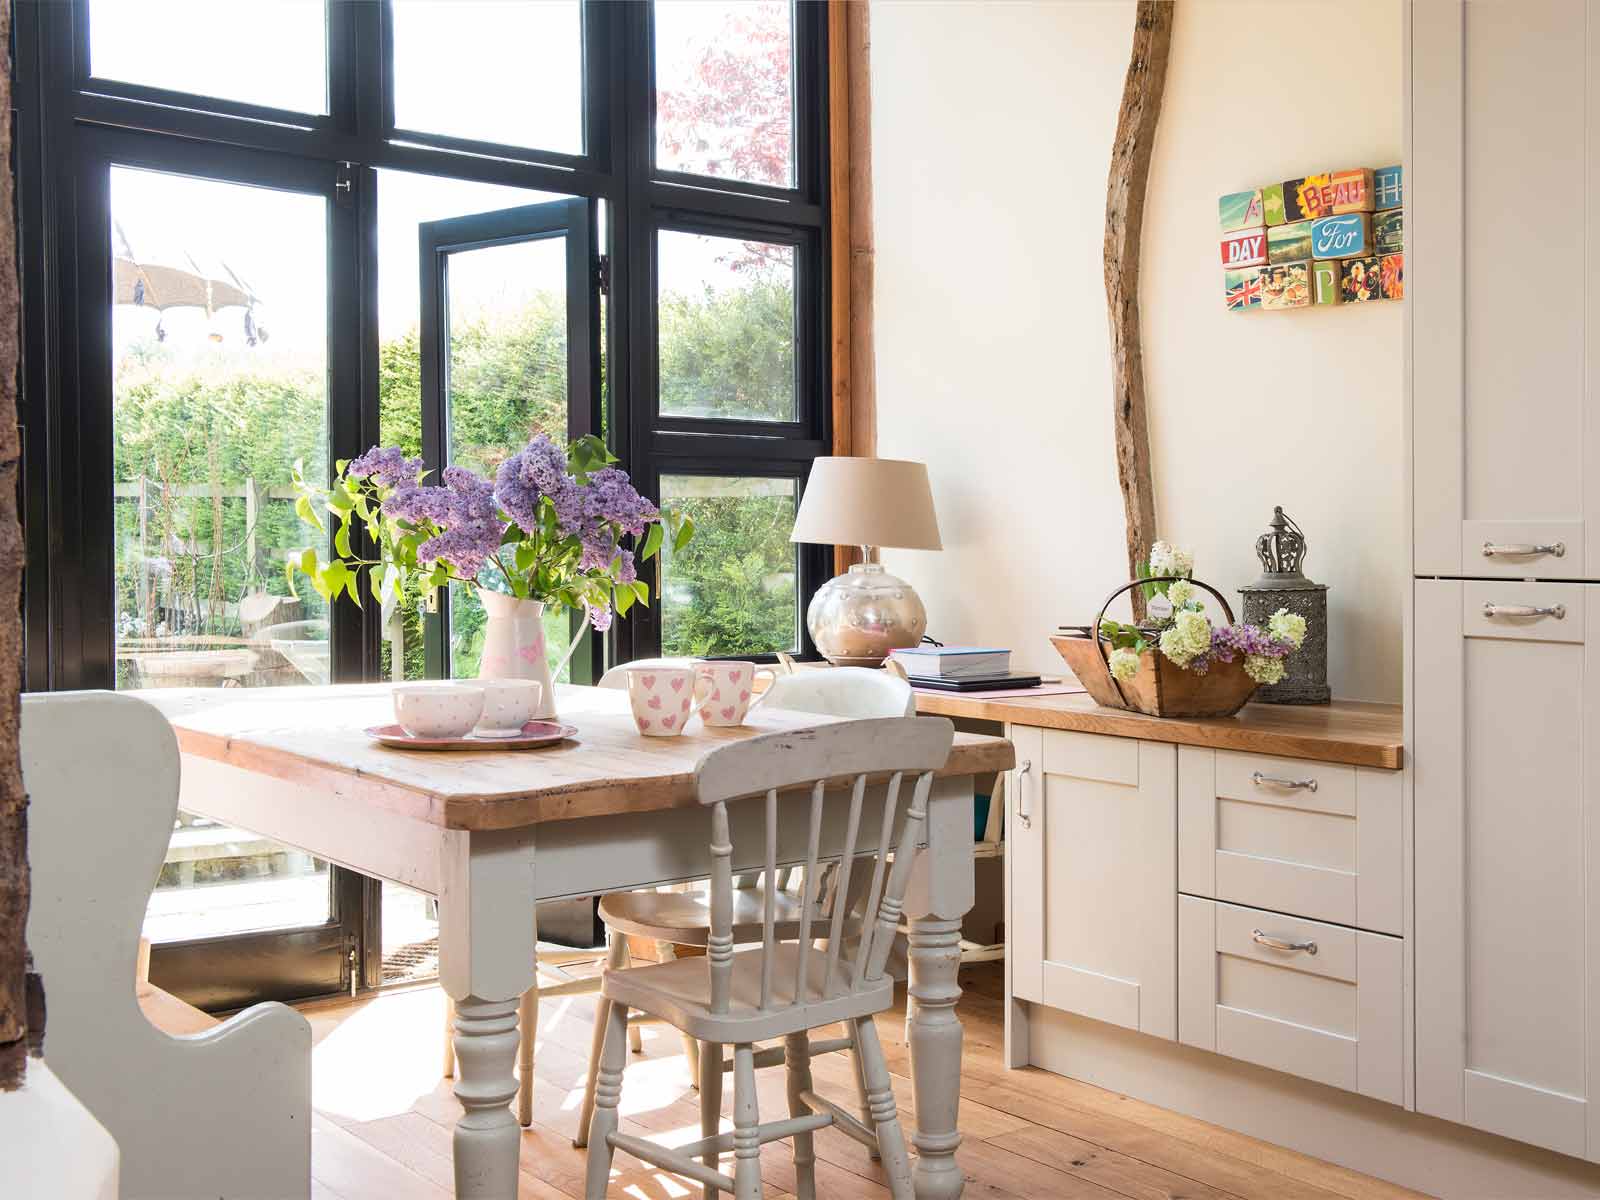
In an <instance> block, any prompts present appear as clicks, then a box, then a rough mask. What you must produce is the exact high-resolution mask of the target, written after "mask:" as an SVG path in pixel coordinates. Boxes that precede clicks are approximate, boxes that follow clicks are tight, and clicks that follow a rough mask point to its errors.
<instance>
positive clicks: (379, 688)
mask: <svg viewBox="0 0 1600 1200" xmlns="http://www.w3.org/2000/svg"><path fill="white" fill-rule="evenodd" d="M130 694H131V695H134V696H138V697H139V698H140V699H142V700H146V701H149V702H150V703H151V704H153V705H154V706H155V707H156V708H158V709H159V710H160V711H161V712H162V714H163V715H165V716H166V718H167V719H168V721H170V722H171V723H172V726H173V728H174V729H175V730H176V732H177V735H178V745H179V747H180V748H181V749H182V751H183V752H184V753H185V754H191V755H196V756H199V757H202V758H208V759H213V760H215V761H218V762H222V763H227V764H229V765H231V766H237V767H241V768H244V769H246V770H251V771H257V772H260V773H263V774H266V775H270V776H273V777H276V778H279V779H284V780H287V781H290V782H294V783H302V784H304V785H306V786H308V787H320V788H325V789H338V790H339V791H341V792H345V793H348V794H352V795H354V796H356V797H358V798H360V799H362V800H364V801H366V802H369V803H372V804H374V805H376V806H379V807H382V808H386V809H390V810H394V811H397V812H400V813H403V814H405V815H408V816H411V817H414V818H416V819H418V820H422V821H426V822H429V823H431V824H434V825H442V826H444V827H445V828H448V829H468V830H488V829H514V828H519V827H521V826H525V825H534V824H538V823H539V822H541V821H561V820H567V819H569V818H574V817H590V816H603V815H607V814H613V813H624V812H648V811H652V810H655V809H663V808H677V807H692V806H693V805H694V804H695V803H696V801H695V792H694V772H695V767H696V765H697V764H698V763H699V761H700V759H701V758H702V757H704V755H705V754H706V753H707V752H708V751H710V750H712V749H714V748H715V747H717V746H720V745H723V744H725V743H728V742H733V741H740V740H743V739H744V738H748V737H753V736H755V735H757V734H762V733H777V732H781V731H783V730H788V729H805V728H811V727H814V726H817V725H821V724H828V723H831V722H832V721H833V720H834V719H835V718H832V717H820V716H814V715H811V714H808V713H795V712H780V711H776V710H774V711H770V712H769V711H767V710H766V709H764V708H762V709H757V710H756V711H755V712H754V713H752V714H751V716H750V724H749V725H746V726H742V727H739V728H735V729H708V728H704V727H702V726H701V725H700V724H699V722H696V723H695V724H694V725H692V726H690V729H689V732H687V733H684V734H682V735H681V736H679V737H675V738H648V737H643V736H641V735H640V734H639V732H638V730H637V729H635V728H634V724H633V716H632V714H631V713H630V712H629V709H628V698H627V695H626V694H625V693H623V692H620V691H615V690H608V689H602V688H592V687H571V686H565V685H558V686H557V688H556V702H557V707H558V708H559V709H560V713H561V719H562V720H563V721H565V722H567V723H568V724H571V725H575V726H577V728H578V732H577V734H576V736H575V737H574V739H573V740H571V741H568V742H562V743H560V744H558V745H555V746H550V747H547V748H545V749H541V750H526V751H458V752H439V751H424V750H396V749H391V748H389V747H386V746H382V745H379V744H378V743H376V742H374V741H372V740H371V739H370V738H368V737H367V736H366V734H364V733H363V732H362V730H363V729H365V728H367V727H369V726H373V725H383V724H388V723H391V722H392V721H393V720H394V714H393V707H392V704H391V701H390V698H389V686H388V685H387V684H345V685H339V686H335V687H286V688H150V689H145V690H141V691H135V692H132V693H130ZM1014 759H1015V756H1014V754H1013V752H1012V748H1011V743H1010V742H1008V741H1006V740H1005V739H1004V738H996V737H984V736H981V735H978V734H969V733H957V734H956V740H955V745H954V747H953V748H952V749H951V752H950V758H949V761H948V762H946V764H945V766H944V768H943V770H941V771H940V772H939V773H940V774H941V775H945V776H959V775H978V774H984V773H987V772H993V771H1004V770H1007V769H1008V768H1010V767H1011V766H1012V765H1013V762H1014Z"/></svg>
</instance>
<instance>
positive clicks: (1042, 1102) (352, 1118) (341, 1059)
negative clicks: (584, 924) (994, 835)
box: [306, 963, 1419, 1200]
mask: <svg viewBox="0 0 1600 1200" xmlns="http://www.w3.org/2000/svg"><path fill="white" fill-rule="evenodd" d="M1001 980H1002V965H1001V964H999V963H993V964H984V965H981V966H977V967H973V968H969V969H967V970H963V972H962V982H963V985H964V986H965V987H966V989H967V991H966V994H965V996H964V997H963V999H962V1002H961V1009H960V1011H961V1016H962V1019H963V1021H964V1022H965V1025H966V1032H967V1038H966V1057H965V1061H964V1064H963V1081H962V1090H961V1095H962V1101H961V1128H962V1130H963V1132H964V1133H965V1135H966V1140H965V1142H964V1144H963V1145H962V1148H961V1151H960V1154H959V1161H960V1162H961V1164H962V1166H963V1167H964V1169H965V1171H966V1174H967V1180H968V1183H967V1193H966V1194H967V1196H968V1197H969V1198H971V1200H1010V1198H1018V1200H1117V1198H1118V1197H1125V1198H1128V1200H1179V1198H1182V1200H1339V1198H1341V1197H1343V1198H1346V1200H1400V1198H1402V1197H1415V1196H1417V1195H1418V1194H1419V1193H1416V1192H1411V1191H1408V1190H1406V1189H1404V1188H1400V1187H1396V1186H1394V1185H1392V1184H1388V1183H1384V1182H1382V1181H1380V1180H1376V1179H1373V1178H1371V1177H1369V1176H1365V1175H1361V1174H1358V1173H1356V1172H1354V1171H1349V1170H1346V1169H1344V1168H1342V1167H1336V1166H1332V1165H1330V1164H1327V1163H1323V1162H1319V1161H1317V1160H1315V1159H1311V1158H1307V1157H1306V1156H1305V1155H1302V1154H1298V1153H1295V1152H1294V1151H1291V1150H1285V1149H1282V1148H1280V1147H1277V1146H1272V1145H1269V1144H1267V1143H1265V1142H1260V1141H1257V1140H1255V1139H1254V1138H1248V1137H1244V1136H1243V1135H1240V1134H1236V1133H1231V1132H1229V1131H1227V1130H1224V1129H1220V1128H1218V1127H1216V1126H1214V1125H1208V1124H1206V1123H1205V1122H1203V1121H1197V1120H1195V1119H1193V1118H1191V1117H1185V1116H1181V1115H1179V1114H1176V1113H1172V1112H1168V1111H1166V1110H1164V1109H1160V1108H1156V1107H1154V1106H1153V1105H1149V1104H1144V1103H1142V1102H1140V1101H1137V1100H1133V1099H1130V1098H1128V1097H1126V1096H1119V1095H1117V1094H1115V1093H1112V1092H1106V1091H1102V1090H1101V1089H1099V1088H1095V1087H1091V1086H1089V1085H1087V1084H1083V1083H1078V1082H1076V1081H1074V1080H1070V1079H1063V1078H1061V1077H1059V1076H1055V1075H1051V1074H1048V1073H1046V1072H1043V1071H1038V1070H1025V1071H1008V1070H1007V1069H1006V1068H1005V1067H1004V1066H1003V1065H1002V1062H1001V1031H1002V1026H1001V1004H1002V1000H1001V991H1002V984H1001ZM592 1008H593V1000H592V998H591V997H573V998H568V999H563V1000H556V1001H551V1002H547V1003H546V1004H545V1005H544V1006H543V1008H542V1011H541V1014H540V1023H539V1033H540V1036H539V1041H538V1063H537V1066H536V1068H535V1076H536V1087H535V1096H534V1122H535V1123H534V1126H533V1128H532V1129H531V1130H528V1131H526V1132H525V1133H524V1134H523V1140H522V1187H521V1195H522V1196H523V1197H533V1198H535V1200H565V1198H567V1197H581V1196H582V1194H583V1186H582V1185H583V1169H584V1157H583V1153H582V1152H581V1151H578V1150H574V1149H573V1148H572V1143H571V1137H572V1132H573V1129H574V1127H575V1126H576V1123H577V1114H578V1106H579V1103H580V1101H581V1098H582V1089H583V1075H584V1063H585V1056H586V1055H587V1053H588V1047H589V1019H590V1013H591V1011H592ZM306 1015H307V1016H308V1017H309V1018H310V1020H311V1022H312V1026H313V1029H314V1032H315V1036H316V1039H317V1048H316V1052H315V1054H316V1057H315V1068H314V1081H315V1083H314V1087H315V1096H314V1099H315V1105H316V1109H317V1116H316V1119H315V1124H314V1127H313V1141H312V1172H313V1175H314V1185H313V1189H312V1195H313V1197H314V1198H315V1200H411V1198H413V1197H416V1198H425V1200H447V1198H448V1197H449V1196H450V1188H451V1165H450V1129H451V1126H452V1124H453V1123H454V1121H455V1119H456V1117H457V1115H458V1114H459V1113H460V1111H461V1109H460V1106H459V1105H458V1104H457V1103H456V1100H455V1098H454V1097H453V1096H452V1095H451V1093H450V1081H448V1080H441V1079H439V1078H438V1069H439V1055H440V1027H441V1024H442V1021H443V996H442V993H441V992H440V991H439V990H438V989H437V988H433V987H426V988H418V989H413V990H408V991H403V992H391V993H388V994H386V995H384V996H382V997H380V998H378V999H374V1000H365V1001H360V1002H353V1003H352V1002H343V1003H337V1004H329V1005H325V1006H320V1007H315V1008H309V1009H307V1010H306ZM878 1024H879V1029H880V1031H881V1034H882V1037H883V1042H884V1048H885V1050H886V1052H887V1053H888V1056H889V1065H890V1069H891V1070H892V1071H894V1072H896V1075H895V1077H894V1083H895V1092H896V1095H897V1096H898V1097H899V1101H900V1105H901V1111H902V1113H903V1114H904V1113H907V1112H909V1110H910V1106H911V1085H910V1080H909V1078H908V1077H907V1074H906V1072H907V1065H906V1063H907V1058H906V1051H905V1045H904V1025H903V1022H902V1021H901V1020H899V1019H897V1018H895V1017H889V1016H886V1017H884V1018H881V1019H880V1020H879V1023H878ZM644 1038H645V1042H644V1054H643V1055H642V1056H638V1055H632V1056H630V1058H629V1064H628V1071H627V1075H626V1077H625V1079H624V1082H623V1092H622V1128H623V1129H624V1130H625V1131H627V1132H630V1133H634V1134H637V1135H640V1136H646V1137H651V1138H657V1139H662V1140H665V1141H668V1142H687V1141H694V1140H696V1139H697V1138H698V1137H699V1136H700V1132H699V1128H700V1127H699V1109H698V1106H697V1102H696V1095H695V1093H694V1092H692V1091H691V1090H690V1088H689V1077H688V1073H687V1071H686V1070H685V1068H684V1064H683V1058H682V1055H681V1047H680V1044H679V1041H678V1038H677V1036H676V1035H675V1034H673V1033H672V1032H671V1031H670V1030H667V1029H665V1028H663V1027H660V1026H646V1027H645V1029H644ZM815 1069H816V1077H817V1084H818V1090H819V1091H822V1092H824V1093H825V1094H830V1095H838V1096H840V1097H841V1098H845V1099H848V1098H850V1097H852V1096H853V1094H854V1088H853V1084H852V1082H851V1078H850V1075H849V1073H848V1063H847V1062H846V1060H845V1059H844V1058H843V1057H841V1056H839V1055H825V1056H823V1057H821V1058H819V1059H818V1060H817V1061H816V1068H815ZM762 1076H763V1078H762V1112H763V1115H767V1114H776V1113H779V1112H781V1111H783V1110H784V1106H785V1100H784V1090H783V1073H782V1071H764V1072H762ZM725 1094H726V1095H728V1096H729V1097H730V1100H731V1095H732V1089H731V1088H729V1089H727V1091H726V1093H725ZM724 1128H731V1125H729V1124H728V1123H726V1122H725V1124H724ZM816 1148H817V1157H818V1162H817V1189H818V1193H819V1194H820V1195H825V1196H827V1197H828V1200H887V1197H888V1195H889V1193H888V1190H887V1189H886V1188H885V1187H884V1186H883V1185H882V1183H881V1175H880V1173H879V1172H878V1171H877V1170H876V1169H875V1167H874V1165H873V1164H872V1163H871V1162H870V1161H869V1159H868V1157H867V1153H866V1151H865V1150H864V1149H863V1148H862V1147H861V1146H859V1145H858V1144H857V1143H855V1142H853V1141H851V1140H850V1139H849V1138H847V1137H845V1136H844V1135H843V1134H841V1133H838V1132H837V1131H834V1130H824V1131H823V1132H822V1133H820V1134H818V1135H817V1139H816ZM789 1154H790V1148H789V1144H788V1143H773V1144H771V1145H769V1146H766V1147H763V1149H762V1154H761V1157H762V1167H763V1175H764V1176H765V1179H766V1183H767V1188H768V1196H769V1197H774V1198H775V1200H776V1198H782V1200H787V1198H788V1196H789V1193H788V1191H787V1189H788V1188H790V1187H792V1186H793V1182H794V1175H793V1171H792V1169H791V1166H790V1159H789ZM610 1194H611V1195H612V1196H614V1197H619V1198H620V1197H628V1198H631V1200H691V1198H692V1197H697V1196H698V1195H699V1187H698V1185H688V1184H685V1183H684V1182H683V1181H682V1180H679V1179H676V1178H673V1177H671V1176H667V1175H665V1174H663V1173H661V1172H659V1171H657V1170H655V1169H654V1168H648V1167H645V1166H644V1165H643V1164H641V1163H639V1162H638V1161H637V1160H634V1159H631V1158H628V1157H627V1156H626V1155H623V1154H618V1156H617V1169H616V1172H615V1174H614V1175H613V1181H612V1187H611V1193H610Z"/></svg>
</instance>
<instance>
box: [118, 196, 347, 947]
mask: <svg viewBox="0 0 1600 1200" xmlns="http://www.w3.org/2000/svg"><path fill="white" fill-rule="evenodd" d="M111 218H112V235H111V257H112V266H113V284H114V291H113V297H114V308H113V311H112V320H111V328H112V353H113V386H112V417H113V439H114V457H113V469H114V472H115V478H114V482H113V492H114V496H115V528H116V557H115V563H116V566H115V570H116V575H115V584H116V589H115V598H114V603H115V606H116V609H115V618H116V636H117V664H116V665H117V686H118V687H145V688H152V687H275V686H283V685H292V684H308V683H310V684H324V683H327V682H328V662H329V654H328V607H327V605H326V604H325V603H324V602H323V601H322V600H320V599H319V598H318V597H317V596H316V594H315V593H314V592H312V591H311V590H310V589H305V590H303V591H302V594H301V595H300V596H299V597H294V596H291V595H290V594H289V590H288V587H287V585H286V583H285V581H284V575H283V565H282V564H283V562H284V559H285V557H286V556H287V555H288V554H289V553H290V552H292V551H294V550H296V549H298V548H299V547H302V546H304V545H306V544H307V540H308V533H307V530H306V529H305V527H304V526H302V525H301V524H300V522H299V521H298V520H297V519H296V517H295V515H294V492H293V489H292V486H291V477H290V472H291V469H292V466H293V464H294V463H295V461H296V460H301V461H303V462H304V463H306V464H307V467H308V470H310V471H312V472H315V471H317V470H319V469H324V470H325V469H326V468H325V464H326V463H327V460H328V442H327V407H328V390H327V374H328V320H327V233H326V227H327V212H326V202H325V201H324V200H323V198H322V197H320V196H306V195H300V194H296V193H292V192H280V191H273V190H270V189H267V188H257V187H247V186H244V185H241V184H234V183H224V182H219V181H215V180H207V179H196V178H192V177H189V176H182V175H169V174H163V173H159V172H154V171H141V170H133V169H129V168H123V167H113V168H112V169H111ZM328 911H329V904H328V876H327V866H326V864H324V863H321V862H318V861H316V860H314V859H311V858H309V857H307V856H306V855H304V854H300V853H299V852H297V851H293V850H290V849H288V848H286V847H284V846H280V845H277V844H276V843H273V842H269V841H267V840H266V839H263V838H259V837H256V836H255V835H254V834H251V833H246V832H244V831H243V830H238V829H230V828H227V827H224V826H219V825H216V824H215V823H213V822H210V821H207V820H205V819H204V818H200V817H196V816H192V815H191V814H188V813H181V814H180V815H179V820H178V828H177V829H176V831H175V832H174V834H173V840H172V848H171V851H170V853H169V855H168V858H167V864H166V866H165V867H164V868H163V869H162V874H161V878H160V881H159V883H158V885H157V889H156V893H155V895H154V896H153V897H152V899H151V904H150V909H149V922H150V924H149V936H151V938H152V939H153V940H166V939H171V938H188V937H198V936H214V935H216V934H220V933H229V932H238V931H241V930H246V929H263V928H274V927H279V926H292V925H301V924H320V923H322V922H323V921H325V920H326V919H327V918H328Z"/></svg>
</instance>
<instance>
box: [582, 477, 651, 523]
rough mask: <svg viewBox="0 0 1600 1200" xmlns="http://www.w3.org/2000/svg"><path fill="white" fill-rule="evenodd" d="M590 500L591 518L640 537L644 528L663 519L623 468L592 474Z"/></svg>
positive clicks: (588, 505)
mask: <svg viewBox="0 0 1600 1200" xmlns="http://www.w3.org/2000/svg"><path fill="white" fill-rule="evenodd" d="M589 489H590V497H589V503H588V504H587V506H586V507H587V508H588V510H589V512H590V514H591V515H593V516H596V517H599V518H600V519H601V520H602V521H609V522H611V524H613V525H620V526H621V527H622V528H623V529H624V530H626V531H627V532H628V533H631V534H633V535H634V537H638V536H639V535H640V534H642V533H644V527H645V526H646V525H648V524H649V523H650V522H651V521H654V520H655V519H656V518H657V517H659V516H660V515H661V513H660V510H659V509H657V508H656V506H655V505H654V504H651V503H650V501H648V500H646V499H645V498H644V497H643V496H641V495H640V494H639V493H638V491H637V490H636V489H635V488H634V486H633V484H632V483H631V482H629V480H628V473H627V472H626V471H624V470H622V469H621V468H620V467H601V468H600V469H599V470H598V471H591V472H589Z"/></svg>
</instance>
